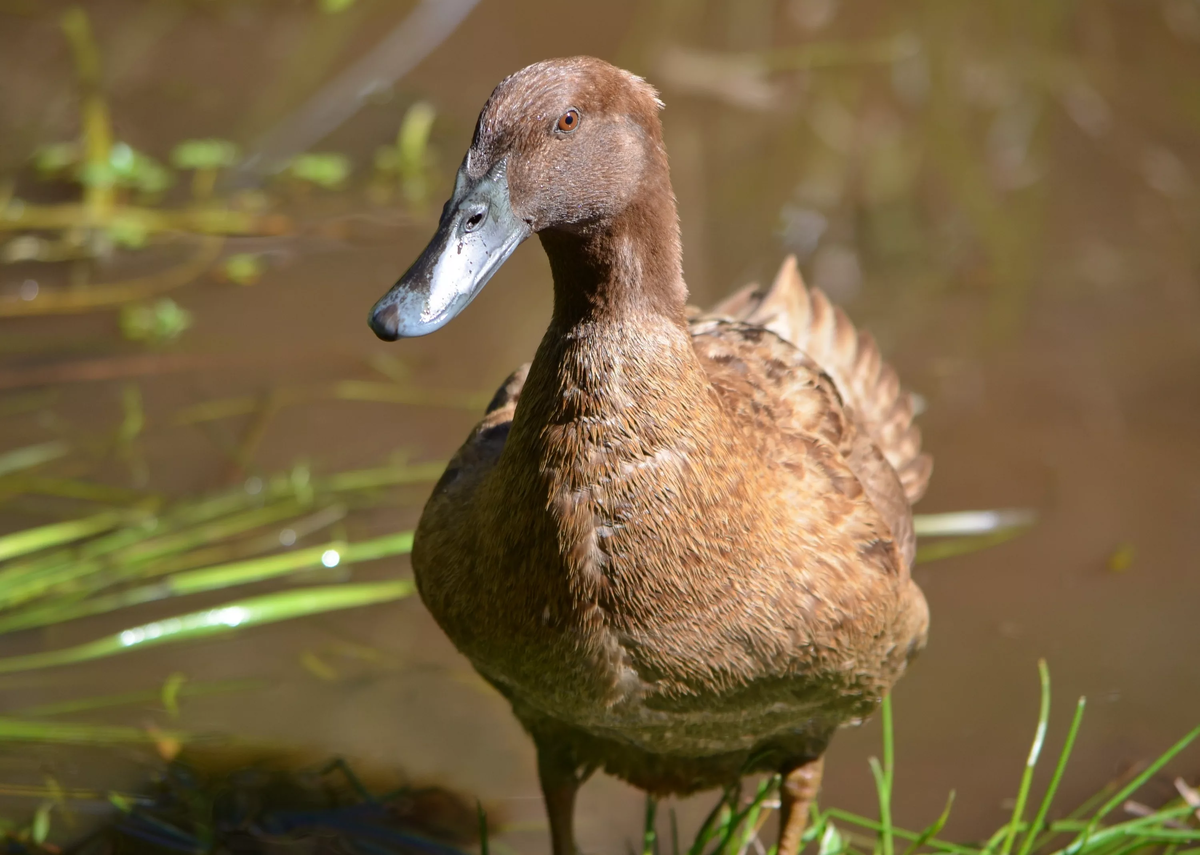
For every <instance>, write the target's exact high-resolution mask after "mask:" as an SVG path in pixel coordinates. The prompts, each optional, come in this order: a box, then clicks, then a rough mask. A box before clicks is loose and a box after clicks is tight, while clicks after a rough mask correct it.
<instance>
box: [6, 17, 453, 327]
mask: <svg viewBox="0 0 1200 855" xmlns="http://www.w3.org/2000/svg"><path fill="white" fill-rule="evenodd" d="M348 5H349V4H348V3H345V2H342V4H341V5H340V6H339V8H344V7H345V6H348ZM327 11H331V10H327ZM59 23H60V28H61V31H62V33H63V35H64V36H65V38H66V40H67V42H68V43H69V45H70V47H71V53H72V57H73V59H74V63H75V76H76V83H77V88H78V91H79V95H80V133H79V137H78V138H77V139H73V140H64V141H58V142H52V143H47V144H45V145H42V146H40V147H39V148H37V150H36V151H35V152H34V153H33V155H32V157H31V159H30V163H31V165H32V167H33V171H34V172H35V173H36V175H37V176H39V177H40V178H42V179H45V180H49V181H58V182H67V183H70V184H74V185H77V186H78V188H79V191H80V193H81V196H82V198H81V200H80V201H79V202H78V203H71V202H66V203H55V204H38V203H34V202H31V201H27V200H26V199H22V198H19V197H17V196H16V195H15V193H14V187H15V184H13V183H3V184H0V263H18V262H64V261H86V260H91V259H98V258H105V257H108V256H111V255H112V254H113V253H114V251H116V250H138V249H142V248H144V247H147V246H148V245H150V244H152V243H156V242H157V243H165V242H168V241H174V242H180V237H181V236H182V237H183V241H184V242H187V243H193V244H198V247H197V251H196V252H194V253H193V254H192V255H191V257H185V258H184V259H183V260H182V261H179V262H177V263H176V264H175V266H174V267H171V268H169V269H167V270H164V271H162V272H159V273H155V274H150V275H147V276H143V277H140V278H138V279H133V280H125V281H120V282H113V283H93V282H90V281H88V280H89V279H90V275H91V274H90V270H89V268H87V267H79V268H76V271H75V275H76V277H77V278H80V277H81V278H82V279H83V281H77V282H74V283H73V285H74V286H75V287H71V288H68V289H62V290H55V289H47V288H41V287H38V285H37V282H36V280H29V282H32V283H33V285H32V287H29V288H22V290H21V292H20V294H19V297H20V299H17V300H9V301H0V318H3V317H19V316H28V315H41V314H65V313H81V312H89V311H94V310H99V309H108V308H113V307H118V306H121V305H124V304H126V303H135V302H143V303H144V305H142V306H139V307H137V308H135V309H132V310H131V316H133V317H141V316H145V315H146V314H147V313H151V312H153V313H157V315H159V316H161V315H162V314H163V307H164V306H167V305H168V304H164V303H162V302H161V301H158V302H151V298H153V297H156V296H158V295H161V294H162V293H163V292H166V291H169V290H172V289H174V288H177V287H180V286H182V285H184V284H187V283H189V282H191V281H193V280H195V279H196V278H197V277H198V276H200V275H201V274H203V273H204V272H206V271H208V270H210V269H213V268H214V267H216V272H217V275H218V277H220V278H224V279H227V280H229V281H232V282H235V283H237V284H242V285H245V284H251V283H253V282H255V281H257V280H258V279H259V278H260V277H261V275H262V273H263V271H264V270H265V264H264V260H263V258H264V257H263V255H262V254H260V253H233V254H232V255H230V257H229V258H228V259H227V260H225V261H224V263H221V261H220V259H221V255H222V254H223V252H224V246H225V245H224V239H225V238H226V237H230V236H239V237H251V236H258V237H280V236H285V235H292V234H295V233H296V232H297V231H298V230H299V227H298V226H297V224H296V223H295V221H294V220H293V218H292V217H289V216H285V215H283V214H280V213H275V212H272V211H271V210H270V208H271V207H272V204H273V203H272V200H271V198H270V197H269V196H268V195H267V194H266V193H265V192H262V191H257V190H252V189H250V190H245V189H244V190H239V191H238V192H236V193H231V194H228V195H227V196H224V197H223V196H221V195H220V194H219V193H218V190H219V189H220V188H221V181H222V179H223V177H224V176H225V174H226V173H228V172H230V171H231V170H233V169H235V168H236V167H238V166H239V165H241V164H242V162H243V153H242V151H241V149H240V147H239V146H238V145H237V144H236V143H234V142H233V141H231V140H227V139H221V138H217V137H211V138H198V139H189V140H184V141H182V142H180V143H178V144H177V145H175V146H174V147H173V148H172V150H171V151H170V154H169V163H170V166H167V165H165V164H163V163H162V162H160V161H159V160H157V159H156V158H154V157H152V156H151V155H149V154H147V153H146V152H143V151H139V150H138V149H136V148H134V147H133V146H131V145H130V144H129V143H127V142H125V141H122V140H119V139H116V137H115V136H114V131H113V122H112V116H111V114H110V110H109V106H108V102H107V100H106V98H105V94H104V91H103V87H102V79H103V75H102V73H101V72H102V69H101V52H100V49H99V47H98V45H97V44H96V42H95V37H94V34H93V32H92V27H91V23H90V21H89V18H88V14H87V12H86V11H85V9H84V7H82V6H72V7H69V8H68V9H66V11H64V12H63V13H62V15H61V17H60V19H59ZM432 121H433V110H432V108H431V107H430V106H429V105H428V104H426V103H424V102H421V103H418V104H416V105H414V107H413V108H412V109H410V110H409V113H408V115H407V116H406V117H405V119H404V121H403V122H402V124H401V128H400V132H399V135H398V138H397V146H396V148H395V152H396V157H395V158H394V159H393V160H394V162H393V163H392V165H391V168H392V171H393V173H394V175H395V177H396V179H397V180H398V181H399V186H400V188H401V190H402V192H401V194H400V196H401V199H400V201H401V202H403V203H404V204H406V205H407V206H409V207H411V208H412V209H413V210H419V211H423V210H424V208H425V204H426V202H427V199H428V197H429V193H430V181H431V179H430V175H429V170H430V166H431V164H432V158H431V157H430V156H429V151H428V138H429V130H430V126H431V124H432ZM352 166H353V165H352V163H351V161H350V159H349V158H348V157H346V156H345V155H344V154H341V153H339V152H321V153H309V152H302V153H298V154H294V155H291V156H290V157H288V158H286V159H285V161H284V162H283V163H282V164H281V165H280V169H279V170H277V171H281V172H282V174H283V176H284V178H285V179H286V180H284V181H282V182H280V184H281V185H282V186H283V187H285V188H286V187H291V188H293V189H298V190H299V191H300V193H299V195H304V194H305V192H306V191H307V189H308V188H310V187H318V188H322V189H325V190H339V189H342V188H344V187H345V186H346V185H347V184H348V182H349V180H350V178H351V175H352V171H353V169H352ZM176 171H179V172H184V173H188V172H190V173H191V182H190V189H191V192H190V199H189V200H187V202H186V203H185V204H184V205H183V206H174V207H172V206H168V205H166V204H164V202H166V201H168V200H175V199H176V197H177V196H178V194H173V195H172V194H169V193H168V191H169V190H170V189H171V188H172V187H173V186H174V185H175V184H176V182H177V179H178V175H177V172H176ZM377 189H378V184H377V183H375V184H372V185H371V186H370V187H369V188H368V193H367V195H368V198H371V199H374V200H375V201H376V202H377V203H379V204H388V203H390V202H391V201H392V199H391V194H389V193H385V194H383V195H382V196H381V195H380V194H379V193H378V192H377ZM292 195H293V196H295V195H297V194H292ZM311 227H312V228H314V229H316V230H318V231H319V230H320V228H321V226H320V225H316V226H311ZM331 228H332V230H333V231H334V232H336V231H337V228H336V226H334V227H331ZM80 285H82V286H84V287H78V286H80ZM170 305H173V304H170ZM183 317H185V316H184V315H182V314H180V313H178V312H176V313H173V314H172V317H171V319H170V320H164V319H163V318H162V317H155V318H152V319H151V320H150V321H149V322H148V323H146V324H141V325H138V324H137V323H136V322H134V321H129V320H127V319H126V318H123V319H122V329H123V330H127V331H128V330H129V329H131V328H132V329H136V330H137V332H134V333H132V334H129V333H128V332H127V335H128V336H129V338H130V340H132V341H143V342H147V343H150V344H154V343H159V342H161V341H165V340H170V339H171V338H172V337H174V336H176V335H178V333H179V332H180V331H181V330H182V329H183V327H184V326H186V324H183V325H180V323H179V321H180V320H181V319H182V318H183Z"/></svg>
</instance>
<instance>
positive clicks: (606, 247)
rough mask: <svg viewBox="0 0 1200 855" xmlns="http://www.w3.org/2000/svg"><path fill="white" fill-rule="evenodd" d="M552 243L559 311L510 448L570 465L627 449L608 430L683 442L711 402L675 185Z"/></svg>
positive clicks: (645, 444) (547, 237)
mask: <svg viewBox="0 0 1200 855" xmlns="http://www.w3.org/2000/svg"><path fill="white" fill-rule="evenodd" d="M652 198H653V197H652ZM541 237H542V243H543V245H544V246H545V248H546V252H547V255H549V257H550V265H551V270H552V272H553V274H554V314H553V317H552V320H551V323H550V327H549V329H547V331H546V335H545V337H544V338H543V339H542V343H541V345H540V347H539V348H538V352H537V354H536V356H535V357H534V360H533V364H532V365H531V367H530V370H529V377H528V379H527V381H526V383H525V388H524V391H523V392H522V394H521V402H520V405H519V406H518V409H517V414H516V418H515V420H514V423H513V429H512V434H511V435H510V439H509V443H510V444H511V445H512V446H513V447H514V448H517V447H524V446H525V445H527V444H528V445H530V446H531V452H532V453H534V454H536V455H539V456H541V457H542V458H543V459H544V460H548V459H551V458H553V459H558V460H559V462H558V464H555V468H557V467H559V466H566V467H567V468H568V469H569V468H570V467H569V466H567V464H566V463H565V462H564V461H565V458H563V459H559V458H561V457H562V455H564V454H565V455H566V456H567V457H568V458H569V457H571V456H572V455H573V454H577V453H578V452H579V451H580V450H581V449H584V448H587V447H589V444H599V445H601V446H604V447H605V448H608V449H610V450H612V449H617V446H622V448H624V446H623V443H624V442H625V440H621V441H617V440H613V439H612V438H611V437H609V436H608V432H612V433H613V434H615V435H617V436H620V437H625V438H626V439H627V438H628V437H629V436H637V437H639V439H640V442H641V443H642V444H641V445H639V446H638V447H639V448H640V449H641V451H640V452H639V453H644V452H645V449H646V448H653V447H658V446H669V445H671V444H673V443H677V442H678V441H679V437H678V436H676V435H675V434H676V433H678V432H680V431H682V432H686V431H687V430H688V429H689V428H688V426H689V425H690V424H691V423H692V422H693V421H695V420H696V419H698V418H700V416H699V415H698V413H699V411H700V410H703V409H704V408H705V406H704V405H705V403H706V402H708V401H709V400H710V399H711V397H712V396H711V394H710V393H711V388H710V387H709V386H708V382H707V378H706V376H705V374H704V370H703V368H702V367H701V366H700V363H699V361H698V360H697V358H696V353H695V350H694V349H693V346H692V341H691V334H690V332H689V329H688V325H687V320H686V317H685V309H684V307H685V302H686V299H687V289H686V287H685V286H684V284H683V277H682V274H681V271H680V262H679V231H678V224H677V220H676V217H675V206H674V200H673V199H672V198H671V196H670V190H669V186H668V189H667V192H666V194H663V195H658V196H657V198H656V199H654V201H653V203H648V204H647V205H646V206H643V207H637V208H634V209H633V210H628V211H627V213H626V216H624V217H622V218H621V220H619V221H617V222H615V223H611V224H609V225H608V226H607V227H605V228H597V229H595V230H589V231H584V232H580V231H575V232H571V233H567V232H561V231H559V232H547V233H543V234H542V236H541ZM551 425H553V426H557V427H555V428H554V429H553V430H550V431H547V429H546V428H547V427H548V426H551ZM568 425H573V426H575V427H567V426H568ZM576 428H578V429H579V430H580V431H582V433H580V434H579V435H578V436H576V435H575V434H574V433H573V432H572V431H574V430H575V429H576ZM533 449H536V450H533ZM614 453H615V454H616V456H620V454H622V453H624V451H622V450H619V449H618V450H617V451H616V452H614ZM614 459H615V458H614Z"/></svg>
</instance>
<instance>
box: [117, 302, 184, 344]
mask: <svg viewBox="0 0 1200 855" xmlns="http://www.w3.org/2000/svg"><path fill="white" fill-rule="evenodd" d="M120 323H121V335H123V336H124V337H125V338H126V339H127V340H129V341H143V342H149V343H151V344H160V343H162V342H167V341H173V340H175V339H177V338H179V336H181V335H182V334H183V332H184V330H186V329H187V328H188V327H190V326H191V325H192V313H191V312H189V311H188V310H187V309H184V308H183V307H182V306H180V305H179V304H178V303H176V302H175V301H174V300H172V299H171V298H170V297H163V298H161V299H159V300H156V301H154V302H153V303H131V304H129V305H126V306H122V307H121V316H120Z"/></svg>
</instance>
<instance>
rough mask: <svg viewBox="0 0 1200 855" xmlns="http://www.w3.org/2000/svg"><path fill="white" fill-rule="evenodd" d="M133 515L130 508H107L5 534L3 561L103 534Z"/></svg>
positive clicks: (0, 555)
mask: <svg viewBox="0 0 1200 855" xmlns="http://www.w3.org/2000/svg"><path fill="white" fill-rule="evenodd" d="M131 517H132V515H131V514H130V512H129V511H105V512H104V513H100V514H95V515H94V516H90V517H84V518H83V519H79V520H68V521H67V522H60V523H50V524H49V525H42V526H37V527H36V528H27V529H25V530H24V531H16V532H13V533H12V534H6V535H4V536H3V537H0V561H6V560H8V559H9V558H16V557H17V556H19V555H28V554H29V553H31V552H37V551H38V550H41V549H48V548H49V547H51V546H62V545H63V544H64V543H71V542H72V541H76V540H82V539H83V538H85V537H91V536H92V535H95V534H100V533H101V532H104V531H108V530H110V529H113V528H116V527H117V526H119V525H121V524H123V523H126V522H129V521H131ZM132 518H136V517H132Z"/></svg>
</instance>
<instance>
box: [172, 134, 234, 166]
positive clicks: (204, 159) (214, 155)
mask: <svg viewBox="0 0 1200 855" xmlns="http://www.w3.org/2000/svg"><path fill="white" fill-rule="evenodd" d="M240 156H241V153H240V151H239V150H238V147H237V145H236V144H235V143H232V142H230V141H229V140H222V139H202V140H184V141H183V142H181V143H180V144H179V145H177V146H175V148H174V149H172V150H171V165H172V166H174V167H175V168H176V169H220V168H222V167H227V166H233V165H234V164H236V163H237V162H238V158H239V157H240Z"/></svg>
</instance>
